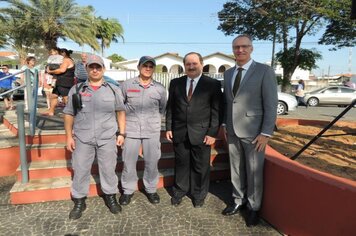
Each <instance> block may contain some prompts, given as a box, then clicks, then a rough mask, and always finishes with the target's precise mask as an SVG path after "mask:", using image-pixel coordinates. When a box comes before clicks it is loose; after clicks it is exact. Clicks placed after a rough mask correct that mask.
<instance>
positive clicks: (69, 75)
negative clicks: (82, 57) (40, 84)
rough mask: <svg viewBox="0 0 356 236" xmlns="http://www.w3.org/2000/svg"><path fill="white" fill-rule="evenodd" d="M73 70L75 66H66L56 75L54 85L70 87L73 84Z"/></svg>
mask: <svg viewBox="0 0 356 236" xmlns="http://www.w3.org/2000/svg"><path fill="white" fill-rule="evenodd" d="M74 70H75V66H73V67H71V68H67V70H66V71H65V72H64V73H62V74H59V75H57V82H56V85H57V86H61V87H66V88H71V87H72V86H73V85H74Z"/></svg>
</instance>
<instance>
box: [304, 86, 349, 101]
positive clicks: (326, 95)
mask: <svg viewBox="0 0 356 236" xmlns="http://www.w3.org/2000/svg"><path fill="white" fill-rule="evenodd" d="M304 99H305V101H307V103H308V105H309V106H317V105H319V104H320V105H349V104H350V103H351V102H353V101H354V100H355V99H356V89H353V88H349V87H345V86H329V87H325V88H321V89H317V90H314V91H312V92H310V93H306V94H305V97H304Z"/></svg>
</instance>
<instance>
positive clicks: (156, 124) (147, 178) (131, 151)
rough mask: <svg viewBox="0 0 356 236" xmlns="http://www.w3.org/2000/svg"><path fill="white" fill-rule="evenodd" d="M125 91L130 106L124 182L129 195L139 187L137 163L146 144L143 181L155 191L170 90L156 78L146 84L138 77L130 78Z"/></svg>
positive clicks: (151, 190)
mask: <svg viewBox="0 0 356 236" xmlns="http://www.w3.org/2000/svg"><path fill="white" fill-rule="evenodd" d="M121 90H122V94H123V96H124V101H125V108H126V139H125V144H124V147H123V152H122V159H123V162H124V169H123V171H122V175H121V185H122V188H123V190H124V193H125V194H132V193H133V192H134V191H135V190H136V189H137V180H138V177H137V172H136V162H137V159H138V154H139V147H140V145H141V144H142V147H143V156H144V159H145V170H144V174H143V183H144V186H145V190H146V192H147V193H155V192H156V191H157V184H158V177H159V173H158V161H159V159H160V158H161V143H160V133H161V120H162V115H163V113H164V111H165V108H166V103H167V91H166V89H165V87H164V86H163V85H162V84H161V83H159V82H157V81H154V80H152V82H151V83H150V84H148V85H147V86H143V85H141V84H140V81H139V78H138V77H136V78H133V79H129V80H126V81H125V82H124V83H123V84H122V86H121Z"/></svg>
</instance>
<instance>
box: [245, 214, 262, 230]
mask: <svg viewBox="0 0 356 236" xmlns="http://www.w3.org/2000/svg"><path fill="white" fill-rule="evenodd" d="M259 221H260V218H259V216H258V211H252V210H250V211H249V212H248V216H247V219H246V226H247V227H251V226H255V225H258V222H259Z"/></svg>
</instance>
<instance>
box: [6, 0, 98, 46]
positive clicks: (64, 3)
mask: <svg viewBox="0 0 356 236" xmlns="http://www.w3.org/2000/svg"><path fill="white" fill-rule="evenodd" d="M3 1H5V2H7V3H9V7H7V8H3V9H2V10H1V11H2V12H4V13H8V14H10V13H11V11H12V12H14V11H18V12H23V13H22V14H20V15H12V16H13V17H14V18H16V19H17V20H19V17H25V18H26V19H27V20H28V22H29V24H30V27H32V28H33V29H34V31H35V34H36V35H37V37H38V38H39V40H40V41H41V42H42V43H43V44H44V45H45V47H46V49H48V50H49V49H51V48H53V47H55V46H57V42H58V39H63V40H67V39H71V40H73V41H74V42H76V43H78V44H79V45H84V44H88V45H89V46H91V47H92V48H93V49H95V50H98V49H99V44H98V42H97V40H96V38H95V30H96V29H95V27H93V23H94V20H95V17H94V9H93V8H92V7H91V6H85V7H81V6H78V5H77V4H76V3H75V2H74V0H60V1H59V0H28V1H26V2H23V1H20V0H3ZM10 15H11V14H10Z"/></svg>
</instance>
